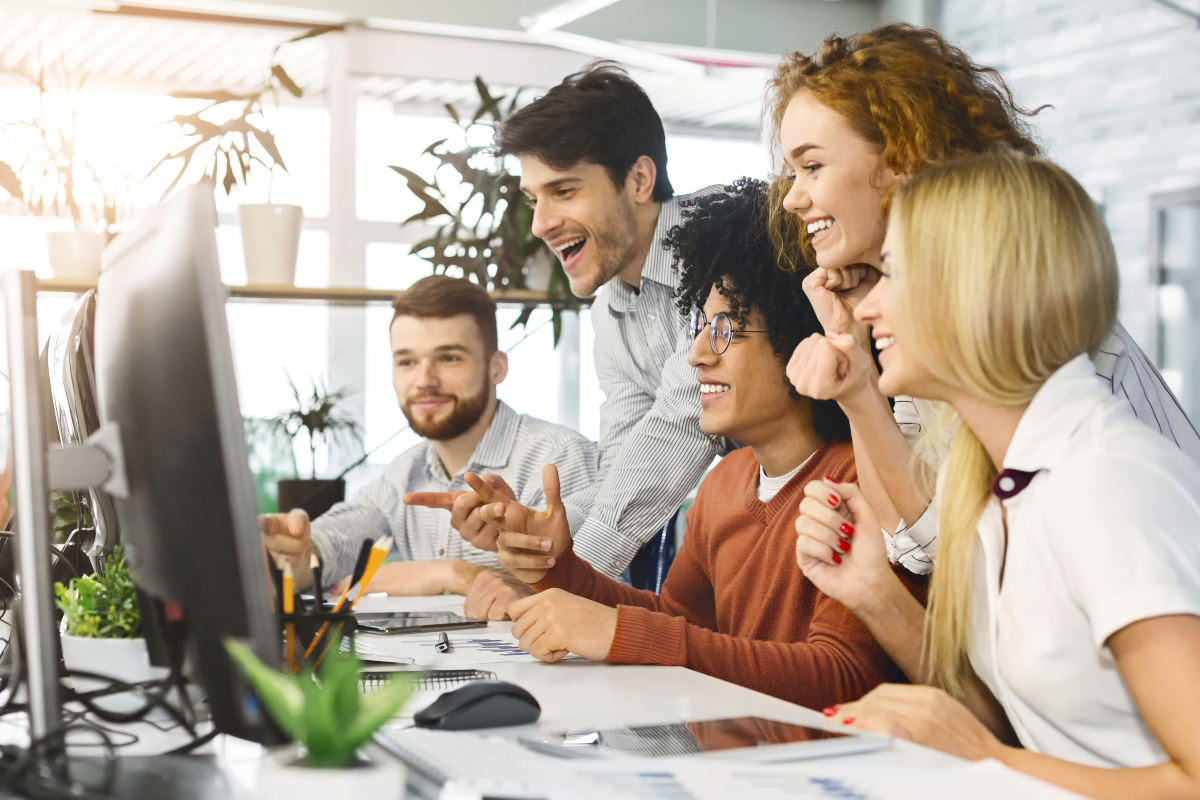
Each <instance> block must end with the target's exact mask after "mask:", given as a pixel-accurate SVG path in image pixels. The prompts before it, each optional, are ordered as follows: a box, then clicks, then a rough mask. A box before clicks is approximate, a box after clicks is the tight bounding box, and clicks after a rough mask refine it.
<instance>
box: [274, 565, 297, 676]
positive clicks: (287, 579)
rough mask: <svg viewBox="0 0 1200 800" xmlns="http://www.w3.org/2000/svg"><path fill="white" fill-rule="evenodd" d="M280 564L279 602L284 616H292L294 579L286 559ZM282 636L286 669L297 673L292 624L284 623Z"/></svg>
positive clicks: (294, 632) (294, 630)
mask: <svg viewBox="0 0 1200 800" xmlns="http://www.w3.org/2000/svg"><path fill="white" fill-rule="evenodd" d="M279 560H280V561H281V562H282V564H281V565H280V566H281V571H282V572H283V583H282V586H281V591H280V597H279V602H280V605H281V606H282V607H283V613H284V614H293V613H295V611H296V595H295V593H294V592H293V590H292V587H293V586H294V585H295V577H294V576H293V575H292V563H291V562H290V561H288V560H287V559H286V558H281V559H279ZM283 631H284V636H285V637H286V640H287V644H286V648H287V649H286V652H287V668H288V672H299V671H300V666H299V665H298V664H297V663H296V626H295V624H294V623H291V622H286V623H284V626H283Z"/></svg>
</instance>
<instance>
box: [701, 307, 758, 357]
mask: <svg viewBox="0 0 1200 800" xmlns="http://www.w3.org/2000/svg"><path fill="white" fill-rule="evenodd" d="M705 325H709V328H708V346H709V347H711V348H712V351H713V352H714V353H716V354H717V355H719V356H720V355H724V354H725V351H726V350H728V349H729V343H730V342H732V341H733V337H734V334H742V333H766V332H767V331H761V330H747V329H746V328H735V327H734V324H733V317H731V316H729V315H728V314H726V313H725V312H724V311H722V312H721V313H719V314H717V315H716V316H715V317H713V318H712V324H711V325H710V324H709V321H708V318H707V317H705V316H704V309H701V308H697V309H693V310H692V316H691V319H690V320H689V323H688V330H689V331H691V334H692V339H695V338H696V337H697V336H699V335H700V333H701V332H702V331H703V330H704V326H705Z"/></svg>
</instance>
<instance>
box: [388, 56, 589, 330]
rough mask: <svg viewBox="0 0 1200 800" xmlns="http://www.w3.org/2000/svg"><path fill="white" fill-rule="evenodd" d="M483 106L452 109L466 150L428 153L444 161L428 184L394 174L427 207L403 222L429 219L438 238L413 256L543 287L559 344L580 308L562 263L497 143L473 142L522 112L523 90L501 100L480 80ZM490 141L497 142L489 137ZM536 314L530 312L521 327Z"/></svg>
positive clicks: (481, 278)
mask: <svg viewBox="0 0 1200 800" xmlns="http://www.w3.org/2000/svg"><path fill="white" fill-rule="evenodd" d="M475 90H476V91H477V92H478V94H479V106H478V107H477V108H476V109H475V111H474V112H473V113H472V114H471V116H470V117H464V116H462V115H461V114H459V112H458V111H457V109H455V107H454V106H452V105H447V106H446V111H447V112H448V113H449V114H450V118H451V119H453V120H454V123H455V124H456V125H458V126H459V128H461V129H462V132H463V135H462V139H463V141H464V144H463V146H461V147H458V146H455V145H453V144H452V143H451V140H450V139H439V140H437V141H436V142H433V143H432V144H430V145H429V146H428V147H426V148H425V150H424V151H423V153H424V154H428V155H430V156H433V157H434V158H435V159H437V161H438V162H439V163H438V166H437V167H436V168H435V169H434V171H433V174H432V176H431V178H430V179H429V180H426V179H425V178H424V177H422V176H421V175H419V174H417V173H416V172H414V171H413V170H410V169H407V168H405V167H401V166H392V167H391V169H392V170H394V171H395V172H396V173H398V174H399V175H400V176H401V177H402V178H404V180H405V182H406V183H407V186H408V190H409V191H410V192H412V194H413V195H414V196H415V197H416V198H417V199H418V200H420V201H421V202H422V203H423V205H424V207H423V208H422V209H421V210H420V211H418V212H417V213H415V214H413V215H412V216H411V217H409V218H408V219H406V220H404V222H403V223H402V224H404V225H407V224H409V223H412V222H422V221H425V222H430V223H434V224H436V225H437V227H436V228H435V229H434V231H433V233H432V234H431V235H430V236H428V237H427V238H425V239H423V240H421V241H419V242H417V243H416V244H414V245H413V246H412V252H413V254H414V255H417V256H420V257H421V258H423V259H425V260H426V261H428V262H429V263H430V264H432V265H433V271H434V272H449V271H451V270H454V271H456V272H458V273H459V274H461V275H462V276H463V277H465V278H469V279H470V280H472V281H474V282H475V283H478V284H479V285H481V286H483V287H485V288H488V289H492V290H508V289H536V290H538V291H544V292H546V294H547V296H548V297H549V299H550V300H551V301H552V302H554V303H555V304H556V308H555V310H554V316H553V324H554V341H555V343H557V342H558V337H559V334H560V333H561V330H562V317H561V314H562V310H563V309H562V306H566V307H568V308H577V307H578V302H577V301H576V299H575V296H574V295H573V294H571V290H570V285H569V284H568V282H567V276H566V273H564V272H563V269H562V265H561V264H559V262H558V259H557V258H555V257H554V256H553V255H552V254H551V253H550V251H549V249H548V248H547V247H546V246H545V245H544V244H543V243H542V241H541V240H540V239H538V238H537V237H536V236H534V235H533V231H532V225H533V209H532V208H531V207H530V205H529V201H528V200H526V198H525V195H524V194H523V193H522V192H521V177H520V176H519V175H515V174H513V173H512V172H511V171H510V170H509V169H508V165H507V164H506V163H505V161H504V160H502V159H498V158H496V157H494V156H493V155H492V154H491V152H490V151H491V146H490V145H471V144H469V143H465V142H468V141H469V138H470V137H469V133H470V131H471V130H472V129H473V128H475V127H476V126H480V125H483V126H488V127H490V128H495V127H496V126H497V125H499V124H500V123H502V122H503V121H504V120H505V119H506V118H507V117H508V116H509V115H510V114H512V112H513V111H514V110H515V109H516V108H517V105H518V103H519V101H520V95H521V90H520V89H518V90H516V91H514V92H513V93H512V94H511V95H501V96H498V97H497V96H494V95H493V94H492V92H491V89H489V88H488V85H487V84H486V83H484V81H483V79H482V78H480V77H478V76H476V78H475ZM489 138H490V137H489ZM532 313H533V306H529V307H526V308H525V310H524V311H523V312H522V313H521V316H520V317H518V319H517V321H516V322H514V323H513V324H514V326H515V325H523V324H525V323H526V322H528V320H529V316H530V314H532Z"/></svg>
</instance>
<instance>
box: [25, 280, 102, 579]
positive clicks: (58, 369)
mask: <svg viewBox="0 0 1200 800" xmlns="http://www.w3.org/2000/svg"><path fill="white" fill-rule="evenodd" d="M95 324H96V292H95V290H88V291H87V292H84V293H83V294H82V295H80V296H79V298H78V299H76V300H75V302H74V303H72V304H71V307H70V309H68V311H67V313H66V314H64V315H63V318H62V320H61V321H60V322H59V324H58V326H57V327H56V328H54V329H53V330H51V332H50V336H49V337H47V339H46V346H45V349H44V350H43V352H42V374H43V376H44V377H45V379H46V385H45V389H44V392H43V393H44V394H45V395H47V396H48V397H49V403H50V412H51V413H50V414H48V415H47V417H46V418H47V422H48V428H49V430H48V432H47V438H48V439H50V440H51V441H53V440H54V439H57V440H58V441H59V443H61V444H63V445H68V446H69V445H78V444H83V443H84V442H85V441H87V438H88V437H89V436H91V435H92V434H93V433H95V432H96V431H97V430H99V429H100V412H99V409H98V408H97V403H96V378H95V368H94V366H93V364H94V362H95V347H94V340H95ZM73 494H74V496H75V503H76V506H77V507H78V508H79V509H80V514H79V516H80V518H81V520H90V522H91V525H90V527H91V530H89V531H85V532H84V534H85V535H84V536H83V540H82V541H80V542H78V543H77V544H78V546H79V547H81V548H82V549H83V553H84V555H86V556H88V557H89V558H90V559H91V561H92V567H93V569H95V568H98V567H99V566H100V565H101V564H102V563H103V559H104V558H105V557H106V556H107V555H108V554H109V553H111V552H112V549H113V547H114V546H116V544H117V541H118V533H117V514H116V509H115V508H114V507H113V501H112V497H111V496H110V495H109V494H108V493H107V492H103V491H100V490H98V489H88V490H83V491H77V492H73Z"/></svg>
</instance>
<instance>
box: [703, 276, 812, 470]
mask: <svg viewBox="0 0 1200 800" xmlns="http://www.w3.org/2000/svg"><path fill="white" fill-rule="evenodd" d="M728 311H729V303H728V301H726V299H725V298H724V297H722V296H721V293H720V292H718V291H717V289H716V288H715V287H714V288H713V289H712V291H710V292H709V295H708V300H707V301H706V302H705V303H704V316H705V318H707V319H709V320H711V319H713V318H714V317H715V316H716V315H717V314H720V313H721V312H728ZM765 322H766V321H765V320H764V319H763V317H762V315H761V314H760V313H759V312H758V311H757V310H754V311H751V312H750V313H749V314H748V315H747V316H746V318H745V319H742V320H736V321H735V331H736V330H741V329H743V328H745V329H746V330H754V331H762V330H765V329H766V327H767V326H766V324H765ZM710 324H711V323H710ZM688 363H689V364H691V365H692V366H693V367H696V369H697V373H698V375H697V377H698V379H699V381H700V403H701V410H700V429H701V430H703V431H704V432H705V433H707V434H711V435H714V436H728V437H730V438H732V439H736V440H738V441H739V442H744V443H746V444H748V445H750V446H751V447H754V448H759V447H762V446H763V445H765V444H768V443H770V442H771V441H772V440H773V439H776V438H779V428H780V426H781V425H784V426H787V425H791V424H793V421H794V419H795V410H796V406H797V404H802V403H806V402H807V401H806V400H803V399H798V398H796V397H793V396H792V394H791V392H789V391H788V384H787V382H786V381H785V380H784V364H783V361H782V360H781V359H780V358H779V356H777V355H776V354H775V351H774V350H772V349H771V343H770V341H769V340H768V338H767V336H766V335H765V334H763V333H736V332H735V333H734V335H733V339H732V340H731V341H730V343H729V349H727V350H726V351H725V352H724V353H723V354H722V355H716V354H715V353H713V351H712V347H711V346H710V345H709V336H708V327H707V326H706V327H705V328H704V330H702V331H700V333H699V334H698V335H697V336H696V338H695V340H694V341H693V342H692V349H691V350H690V351H689V352H688Z"/></svg>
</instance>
